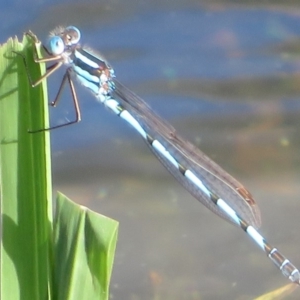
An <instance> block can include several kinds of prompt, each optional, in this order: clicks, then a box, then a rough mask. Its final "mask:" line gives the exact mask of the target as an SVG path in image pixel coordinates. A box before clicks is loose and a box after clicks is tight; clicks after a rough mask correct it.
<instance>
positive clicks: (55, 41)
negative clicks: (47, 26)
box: [48, 36, 65, 55]
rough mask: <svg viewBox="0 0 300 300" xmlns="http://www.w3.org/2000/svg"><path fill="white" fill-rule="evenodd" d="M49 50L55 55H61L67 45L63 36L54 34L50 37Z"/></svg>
mask: <svg viewBox="0 0 300 300" xmlns="http://www.w3.org/2000/svg"><path fill="white" fill-rule="evenodd" d="M48 44H49V46H48V50H49V52H50V53H51V54H53V55H60V54H62V53H63V52H64V50H65V45H64V42H63V40H62V38H61V37H59V36H53V37H51V38H50V39H49V42H48Z"/></svg>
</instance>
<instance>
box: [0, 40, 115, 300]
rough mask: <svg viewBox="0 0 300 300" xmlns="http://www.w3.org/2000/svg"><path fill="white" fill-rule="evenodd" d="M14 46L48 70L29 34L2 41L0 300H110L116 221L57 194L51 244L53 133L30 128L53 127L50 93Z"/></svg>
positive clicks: (29, 61)
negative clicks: (36, 56) (36, 57)
mask: <svg viewBox="0 0 300 300" xmlns="http://www.w3.org/2000/svg"><path fill="white" fill-rule="evenodd" d="M12 51H20V52H21V53H22V54H23V55H25V57H26V61H27V64H28V70H30V74H31V76H32V78H33V79H37V78H39V77H40V76H41V74H44V72H45V70H44V69H43V68H42V70H41V66H40V65H39V64H37V63H34V61H33V59H32V57H33V52H32V41H31V43H30V41H28V40H27V38H25V39H24V41H23V43H19V42H18V41H17V39H14V40H12V39H10V40H9V41H8V42H7V43H6V44H5V45H3V46H1V48H0V141H1V144H0V176H1V177H0V184H1V214H2V218H1V221H2V224H1V225H2V240H1V266H0V272H1V295H0V296H1V299H3V300H7V299H9V300H15V299H24V300H27V299H30V300H35V299H38V300H40V299H42V300H46V299H63V300H67V299H80V300H81V299H101V300H104V299H108V289H109V280H110V277H111V271H112V263H113V257H114V251H115V247H116V239H117V230H118V223H117V222H116V221H113V220H111V219H108V218H106V217H104V216H101V215H98V214H96V213H94V212H92V211H90V210H88V209H86V208H83V207H81V206H79V205H76V204H74V203H71V202H70V201H69V200H67V199H66V198H64V197H63V196H61V195H60V196H59V197H58V200H57V217H56V223H55V243H53V239H52V236H53V233H52V232H53V229H52V224H53V222H52V207H51V190H52V186H51V175H50V168H51V165H50V142H49V136H48V132H47V131H46V132H45V131H44V132H39V133H35V134H29V133H28V129H30V130H38V129H42V128H48V127H49V126H48V110H47V109H48V100H47V90H46V86H45V85H44V84H41V85H38V86H37V87H36V88H31V87H30V86H29V85H28V78H27V74H26V71H25V67H24V63H23V60H22V57H21V56H18V55H16V54H14V53H13V52H12ZM53 254H54V255H53ZM52 281H53V282H52Z"/></svg>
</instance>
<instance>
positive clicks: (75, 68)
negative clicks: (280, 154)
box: [23, 26, 300, 284]
mask: <svg viewBox="0 0 300 300" xmlns="http://www.w3.org/2000/svg"><path fill="white" fill-rule="evenodd" d="M28 35H29V36H31V37H32V38H33V39H34V42H35V43H40V42H39V41H38V40H36V39H35V36H34V35H33V34H32V33H28ZM80 37H81V34H80V31H79V30H78V29H77V28H76V27H74V26H69V27H66V28H57V29H55V30H54V31H53V32H52V33H51V34H50V37H49V41H48V45H47V46H43V47H44V49H45V51H46V56H45V57H43V58H38V57H37V54H36V53H35V58H34V59H35V62H37V63H48V62H52V63H53V64H52V65H51V66H49V67H48V68H47V71H46V73H45V74H44V75H43V76H42V77H41V78H39V79H38V80H37V81H35V82H33V81H32V80H31V78H30V75H29V70H28V68H27V64H26V60H25V58H23V59H24V62H25V66H26V70H27V73H28V76H29V80H30V81H31V84H32V86H36V85H38V84H39V83H41V82H42V80H43V79H45V78H47V77H48V76H50V75H51V74H52V73H54V72H55V71H56V70H57V69H59V68H60V67H61V66H62V65H66V66H67V70H66V72H65V75H64V77H63V80H62V83H61V85H60V87H59V90H58V93H57V96H56V98H55V100H54V101H53V102H52V103H51V104H52V105H53V106H55V105H56V103H57V101H58V99H59V97H60V95H61V91H62V89H63V87H64V85H65V83H66V82H68V84H69V86H70V88H71V93H72V96H73V102H74V106H75V111H76V118H75V120H74V121H71V122H68V123H66V124H62V125H58V126H54V127H51V128H49V129H52V128H58V127H62V126H65V125H69V124H72V123H76V122H79V121H80V108H79V105H78V100H77V96H76V92H75V88H74V84H73V78H76V79H78V81H79V82H80V83H81V84H82V85H84V86H85V87H87V88H88V89H89V90H91V91H92V93H93V94H94V95H95V97H96V98H97V100H99V101H100V102H101V103H103V104H104V105H105V106H106V107H108V108H109V109H110V110H111V111H112V112H114V113H115V114H116V115H118V116H119V117H121V118H122V119H124V120H125V121H126V122H127V123H129V124H130V125H131V126H132V127H133V128H134V129H135V130H136V131H137V132H138V133H139V134H140V135H141V136H142V137H143V139H144V141H145V142H146V143H147V145H148V146H149V148H150V149H151V151H152V152H153V153H154V154H155V155H156V157H157V158H158V159H159V160H160V162H161V163H162V164H163V165H164V166H165V167H166V169H167V170H168V171H169V172H170V173H171V174H172V175H173V176H174V177H175V178H176V179H177V180H178V181H179V182H180V183H181V184H182V185H183V186H184V187H185V188H186V189H187V190H188V191H189V192H190V193H191V194H192V195H193V196H194V197H195V198H196V199H198V200H199V201H200V202H201V203H202V204H204V205H205V206H206V207H208V208H209V209H210V210H211V211H213V212H214V213H216V214H217V215H219V216H220V217H222V218H224V219H226V220H228V221H230V222H232V223H233V224H235V225H238V226H239V227H241V228H242V229H243V230H244V231H245V232H246V233H247V234H248V235H249V236H250V237H251V238H252V239H253V240H254V241H255V242H256V244H257V245H258V246H259V247H260V248H261V249H262V250H263V251H264V252H265V253H266V254H267V255H268V257H269V258H270V259H271V260H272V261H273V263H274V264H275V265H276V266H277V267H278V268H279V269H280V270H281V272H282V274H283V275H284V276H286V277H287V278H289V279H290V280H291V281H292V282H294V283H297V284H300V273H299V271H298V269H297V268H296V267H295V266H294V265H293V264H292V263H291V262H290V261H289V260H288V259H286V257H285V256H283V255H282V254H281V253H280V252H279V251H278V250H277V249H276V248H274V247H272V246H271V245H270V244H269V243H267V241H266V240H265V239H264V238H263V237H262V236H261V235H260V234H259V233H258V231H257V230H256V229H257V228H258V227H259V226H260V211H259V208H258V206H257V204H256V203H255V201H254V199H253V197H252V195H251V194H250V192H249V191H248V190H247V189H246V188H245V187H244V186H243V185H242V184H241V183H239V182H238V181H237V180H236V179H234V178H233V177H232V176H230V175H229V174H228V173H226V172H225V171H224V170H223V169H222V168H221V167H220V166H218V165H217V164H216V163H215V162H213V161H212V160H211V159H210V158H208V157H207V156H206V155H205V154H204V153H202V152H201V151H200V150H199V149H198V148H197V147H196V146H194V145H193V144H191V143H190V142H188V141H187V140H185V139H184V138H182V137H180V136H179V135H178V134H177V133H176V131H175V129H174V128H173V127H172V126H171V125H170V124H168V123H167V122H165V121H164V120H162V119H161V118H160V117H159V116H157V115H156V114H155V113H154V112H153V111H152V110H151V109H150V108H149V106H148V105H147V104H146V103H145V102H144V101H143V100H142V99H141V98H140V97H139V96H137V95H136V94H134V93H133V92H132V91H130V90H129V89H128V88H126V87H125V86H124V85H122V84H121V83H120V82H119V81H117V80H116V79H115V75H114V71H113V69H112V68H111V67H110V66H109V65H108V63H107V62H106V61H105V60H104V59H103V58H102V57H101V56H99V55H96V54H94V53H93V52H92V51H91V50H88V49H85V48H84V47H82V46H81V45H80V44H79V42H80ZM42 130H45V129H41V130H37V131H42Z"/></svg>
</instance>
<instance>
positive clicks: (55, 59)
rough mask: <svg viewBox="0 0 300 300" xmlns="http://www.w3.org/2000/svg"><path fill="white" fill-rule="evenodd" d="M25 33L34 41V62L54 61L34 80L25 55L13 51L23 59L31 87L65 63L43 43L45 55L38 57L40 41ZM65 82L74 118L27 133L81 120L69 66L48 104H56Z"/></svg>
mask: <svg viewBox="0 0 300 300" xmlns="http://www.w3.org/2000/svg"><path fill="white" fill-rule="evenodd" d="M26 35H27V36H29V37H30V38H31V39H32V40H33V42H34V47H33V52H34V55H33V59H34V62H36V63H39V64H40V63H51V62H52V63H53V62H54V63H53V64H52V65H50V66H48V67H47V68H46V72H45V74H43V75H42V76H41V77H40V78H38V79H35V80H34V79H32V76H31V74H30V70H29V67H28V63H27V60H26V57H25V55H24V54H22V53H21V52H15V51H14V53H15V54H17V55H19V56H21V57H22V60H23V63H24V66H25V70H26V74H27V78H28V81H29V82H30V85H31V86H32V87H36V86H37V85H39V84H41V83H42V82H43V81H44V80H46V79H47V78H48V77H49V76H51V75H52V74H53V73H54V72H56V71H57V70H58V69H59V68H60V67H61V66H62V65H64V64H65V58H64V57H63V56H62V55H53V54H51V53H50V52H49V51H48V49H47V48H46V47H45V46H44V45H42V48H43V51H44V52H45V53H46V55H47V56H45V57H42V58H39V57H38V53H37V46H40V44H41V42H40V41H39V40H38V39H37V38H36V36H35V35H34V34H33V33H31V32H28V33H26ZM66 83H67V84H68V85H69V87H70V91H71V96H72V101H73V105H74V110H75V119H74V120H73V121H69V122H66V123H63V124H59V125H55V126H51V127H49V128H41V129H37V130H28V132H29V133H37V132H42V131H46V130H52V129H56V128H61V127H65V126H68V125H72V124H74V123H78V122H80V121H81V112H80V107H79V103H78V98H77V94H76V91H75V87H74V83H73V80H72V77H71V69H70V68H68V69H67V70H66V72H65V74H64V76H63V79H62V81H61V84H60V86H59V89H58V92H57V94H56V96H55V98H54V100H53V101H51V102H50V105H51V106H52V107H55V106H56V105H57V103H58V102H59V99H60V98H61V95H62V92H63V90H64V87H65V85H66Z"/></svg>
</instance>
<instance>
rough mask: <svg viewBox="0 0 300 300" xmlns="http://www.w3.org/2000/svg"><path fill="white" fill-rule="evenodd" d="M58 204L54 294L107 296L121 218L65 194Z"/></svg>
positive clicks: (64, 299) (67, 299) (71, 299)
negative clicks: (89, 207)
mask: <svg viewBox="0 0 300 300" xmlns="http://www.w3.org/2000/svg"><path fill="white" fill-rule="evenodd" d="M56 208H57V209H56V218H55V219H56V222H55V264H56V266H55V276H54V278H55V279H54V294H55V296H54V298H55V299H58V300H59V299H61V300H75V299H76V300H77V299H78V300H79V299H101V300H104V299H108V296H109V294H108V289H109V281H110V277H111V272H112V263H113V258H114V252H115V248H116V241H117V232H118V222H116V221H114V220H112V219H109V218H107V217H104V216H102V215H99V214H97V213H95V212H92V211H90V210H89V209H87V208H86V207H83V206H78V205H76V204H74V203H72V202H71V201H70V200H69V199H67V198H66V197H65V196H64V195H62V194H59V196H58V198H57V204H56Z"/></svg>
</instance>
